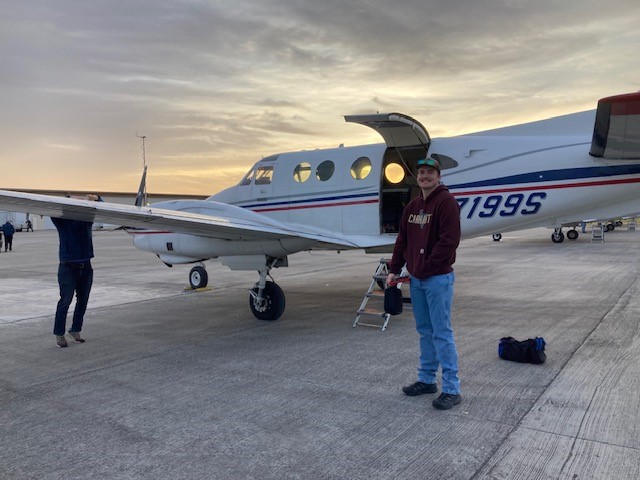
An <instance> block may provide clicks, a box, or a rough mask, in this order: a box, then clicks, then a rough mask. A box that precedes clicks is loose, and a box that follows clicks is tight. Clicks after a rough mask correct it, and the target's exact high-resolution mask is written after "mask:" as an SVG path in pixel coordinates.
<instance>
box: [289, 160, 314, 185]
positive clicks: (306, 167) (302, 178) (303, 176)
mask: <svg viewBox="0 0 640 480" xmlns="http://www.w3.org/2000/svg"><path fill="white" fill-rule="evenodd" d="M310 176H311V164H310V163H309V162H302V163H299V164H298V166H297V167H296V168H295V170H294V171H293V179H294V180H295V181H296V182H298V183H304V182H306V181H307V180H309V177H310Z"/></svg>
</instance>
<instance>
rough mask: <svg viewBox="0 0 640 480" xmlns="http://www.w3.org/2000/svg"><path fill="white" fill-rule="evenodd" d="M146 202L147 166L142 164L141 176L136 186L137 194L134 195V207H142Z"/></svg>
mask: <svg viewBox="0 0 640 480" xmlns="http://www.w3.org/2000/svg"><path fill="white" fill-rule="evenodd" d="M146 204H147V166H146V165H145V166H144V169H143V170H142V178H141V179H140V186H139V187H138V194H137V195H136V203H135V206H136V207H144V206H145V205H146Z"/></svg>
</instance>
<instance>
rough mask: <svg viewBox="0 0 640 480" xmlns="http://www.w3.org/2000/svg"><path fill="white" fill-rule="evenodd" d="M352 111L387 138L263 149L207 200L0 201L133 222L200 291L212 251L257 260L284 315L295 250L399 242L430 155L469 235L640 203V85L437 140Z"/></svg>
mask: <svg viewBox="0 0 640 480" xmlns="http://www.w3.org/2000/svg"><path fill="white" fill-rule="evenodd" d="M345 120H346V121H347V122H354V123H360V124H362V125H366V126H368V127H371V128H373V129H374V130H376V131H377V132H378V133H379V134H380V135H381V136H382V137H383V139H384V140H385V143H382V144H376V145H364V146H355V147H342V146H340V147H338V148H333V149H326V150H312V151H302V152H291V153H282V154H278V155H273V156H270V157H267V158H263V159H262V160H260V161H259V162H257V163H256V164H255V165H254V166H253V167H252V168H251V169H250V170H249V172H248V173H247V174H246V175H245V176H244V177H243V178H242V180H241V181H240V183H238V184H237V185H236V186H234V187H231V188H228V189H226V190H224V191H222V192H220V193H217V194H215V195H213V196H211V197H209V198H208V199H206V200H175V201H167V202H160V203H156V204H152V205H148V206H133V205H131V206H128V205H119V204H111V203H97V202H89V201H83V200H74V199H69V198H60V197H51V196H45V195H38V194H27V193H21V192H10V191H2V190H0V209H3V210H7V211H18V212H30V213H32V214H33V213H37V214H41V215H48V216H53V217H63V218H72V219H78V220H86V221H98V222H104V223H108V224H115V225H124V226H126V227H130V228H129V229H128V231H129V233H131V234H132V235H133V243H134V245H135V246H136V247H137V248H139V249H141V250H145V251H148V252H152V253H154V254H156V255H157V256H158V257H159V258H160V260H162V261H163V262H164V263H165V264H167V265H169V266H171V265H174V264H188V263H195V264H196V266H194V267H193V268H192V269H191V272H190V275H189V279H190V283H191V285H192V287H194V288H198V287H203V286H206V284H207V281H208V278H207V272H206V270H205V268H204V263H203V262H204V261H205V260H208V259H217V260H219V261H221V262H222V263H223V264H224V265H227V266H228V267H229V268H231V269H232V270H257V271H258V275H259V279H258V282H257V283H256V284H255V286H254V287H253V288H252V289H251V290H250V307H251V310H252V312H253V314H254V315H255V316H256V317H257V318H259V319H263V320H275V319H277V318H279V317H280V316H281V315H282V313H283V312H284V309H285V297H284V293H283V291H282V289H281V288H280V287H279V286H278V285H277V284H276V283H275V282H274V281H272V279H271V281H268V280H267V277H270V272H271V270H272V269H273V268H274V267H283V266H286V265H287V264H288V256H289V255H291V254H293V253H296V252H300V251H307V250H315V249H322V250H337V251H340V250H346V249H364V250H365V251H366V252H370V253H382V252H390V251H391V250H392V248H393V245H394V242H395V239H396V233H397V231H398V222H399V219H400V217H401V214H402V209H403V207H404V205H405V204H406V203H407V202H409V200H410V199H411V198H412V197H414V196H415V195H417V194H418V192H419V188H418V187H417V184H416V180H415V178H414V175H413V173H412V172H413V170H414V167H415V164H416V162H417V160H419V159H420V158H424V157H425V156H427V155H429V156H432V157H434V158H437V159H438V160H439V161H440V163H441V165H442V182H443V183H444V184H445V185H447V186H448V187H449V189H450V191H451V193H452V194H453V195H454V196H455V197H456V199H457V200H458V203H459V205H460V215H461V222H462V234H463V238H469V237H475V236H480V235H490V234H493V233H495V232H509V231H514V230H520V229H527V228H532V227H539V226H545V227H551V228H555V229H556V231H555V232H554V233H556V232H561V229H562V226H563V225H568V224H572V223H577V222H579V221H580V219H584V218H602V219H610V218H613V217H620V216H623V215H625V214H631V213H634V212H637V211H638V201H639V198H638V197H639V193H640V192H639V190H638V183H639V182H640V93H632V94H626V95H619V96H615V97H609V98H605V99H602V100H600V101H599V102H598V108H597V111H588V112H582V113H577V114H572V115H565V116H562V117H556V118H552V119H549V120H544V121H538V122H533V123H529V124H524V125H518V126H513V127H506V128H501V129H496V130H489V131H485V132H480V133H476V134H471V135H461V136H457V137H453V138H437V139H431V138H430V136H429V134H428V133H427V130H426V129H425V128H424V127H423V126H422V125H421V124H420V123H419V122H417V121H416V120H414V119H412V118H411V117H408V116H406V115H402V114H397V113H391V114H373V115H352V116H346V117H345ZM593 125H595V127H594V126H593ZM138 203H139V202H138Z"/></svg>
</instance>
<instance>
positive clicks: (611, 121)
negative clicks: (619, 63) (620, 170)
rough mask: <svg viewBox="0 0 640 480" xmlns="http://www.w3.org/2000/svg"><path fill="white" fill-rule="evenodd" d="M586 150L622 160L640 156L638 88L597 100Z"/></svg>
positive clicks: (639, 100)
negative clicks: (590, 138) (588, 148)
mask: <svg viewBox="0 0 640 480" xmlns="http://www.w3.org/2000/svg"><path fill="white" fill-rule="evenodd" d="M589 153H590V154H591V155H592V156H594V157H604V158H612V159H621V160H631V159H639V158H640V92H639V93H627V94H625V95H616V96H614V97H607V98H603V99H602V100H600V101H599V102H598V110H597V112H596V123H595V126H594V128H593V140H592V141H591V151H590V152H589Z"/></svg>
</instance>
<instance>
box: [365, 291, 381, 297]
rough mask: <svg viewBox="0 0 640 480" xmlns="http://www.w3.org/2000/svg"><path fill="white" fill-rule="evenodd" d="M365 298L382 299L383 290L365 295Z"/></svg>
mask: <svg viewBox="0 0 640 480" xmlns="http://www.w3.org/2000/svg"><path fill="white" fill-rule="evenodd" d="M366 295H367V297H380V298H384V290H374V291H372V292H369V293H367V294H366Z"/></svg>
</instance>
